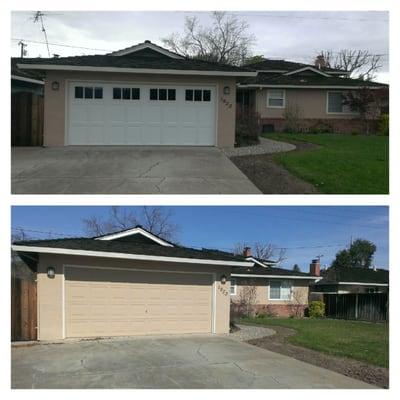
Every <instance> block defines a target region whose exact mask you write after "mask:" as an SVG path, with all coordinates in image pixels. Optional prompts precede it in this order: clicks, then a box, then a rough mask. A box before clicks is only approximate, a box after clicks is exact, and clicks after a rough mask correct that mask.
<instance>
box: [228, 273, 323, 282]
mask: <svg viewBox="0 0 400 400" xmlns="http://www.w3.org/2000/svg"><path fill="white" fill-rule="evenodd" d="M231 276H233V277H234V278H236V277H238V278H240V277H243V278H280V279H306V280H312V281H314V280H317V279H318V278H319V276H299V275H271V274H269V275H267V274H265V275H264V274H240V273H232V274H231Z"/></svg>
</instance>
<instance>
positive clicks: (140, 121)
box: [67, 82, 216, 146]
mask: <svg viewBox="0 0 400 400" xmlns="http://www.w3.org/2000/svg"><path fill="white" fill-rule="evenodd" d="M75 86H91V87H102V88H103V98H102V99H75V98H74V93H75V90H74V88H75ZM113 87H121V88H123V87H127V88H133V87H135V88H139V89H140V99H139V100H133V99H129V100H122V99H121V100H118V99H113ZM151 87H152V88H154V87H158V88H165V89H175V90H176V97H175V100H149V91H150V86H148V85H145V84H131V83H126V84H118V85H116V84H113V83H100V82H85V83H80V82H71V83H70V87H69V89H70V90H69V102H68V107H69V108H68V111H67V115H68V144H72V145H85V144H86V145H124V144H125V145H207V146H212V145H215V107H216V106H215V100H214V97H215V96H214V88H213V87H208V88H207V89H208V90H210V91H211V101H210V102H190V101H186V100H185V90H186V87H185V86H184V85H182V84H181V85H180V86H177V85H168V86H165V85H164V86H163V85H156V86H154V85H152V86H151ZM188 87H189V86H188ZM190 87H191V86H190ZM199 89H200V88H199ZM204 89H205V88H204ZM94 124H95V125H94ZM93 126H95V127H96V128H97V129H98V130H99V131H101V134H99V133H98V132H94V131H93ZM207 130H208V131H207ZM116 131H117V132H116ZM200 136H201V137H200Z"/></svg>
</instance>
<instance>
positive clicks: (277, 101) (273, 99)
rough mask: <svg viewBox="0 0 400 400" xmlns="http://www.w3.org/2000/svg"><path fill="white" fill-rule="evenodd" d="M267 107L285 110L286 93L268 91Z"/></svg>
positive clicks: (282, 91)
mask: <svg viewBox="0 0 400 400" xmlns="http://www.w3.org/2000/svg"><path fill="white" fill-rule="evenodd" d="M267 107H269V108H284V107H285V91H284V90H268V91H267Z"/></svg>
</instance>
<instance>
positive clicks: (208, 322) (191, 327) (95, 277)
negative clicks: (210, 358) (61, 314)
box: [65, 267, 213, 337]
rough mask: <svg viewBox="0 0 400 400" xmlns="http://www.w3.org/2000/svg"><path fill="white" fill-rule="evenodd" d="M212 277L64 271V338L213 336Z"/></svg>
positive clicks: (85, 270)
mask: <svg viewBox="0 0 400 400" xmlns="http://www.w3.org/2000/svg"><path fill="white" fill-rule="evenodd" d="M212 303H213V296H212V275H210V274H186V273H176V272H168V273H166V272H147V271H146V272H144V271H129V270H126V271H125V270H115V269H98V268H75V267H66V268H65V335H66V337H94V336H125V335H144V334H174V333H209V332H211V331H212V314H213V313H212Z"/></svg>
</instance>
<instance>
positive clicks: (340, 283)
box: [327, 282, 389, 286]
mask: <svg viewBox="0 0 400 400" xmlns="http://www.w3.org/2000/svg"><path fill="white" fill-rule="evenodd" d="M334 284H335V283H333V285H334ZM337 284H338V285H360V286H389V284H388V283H372V282H370V283H367V282H338V283H337ZM327 285H329V283H327Z"/></svg>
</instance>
